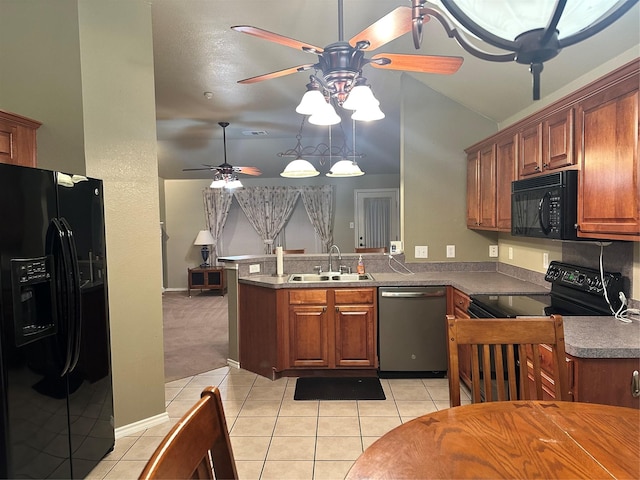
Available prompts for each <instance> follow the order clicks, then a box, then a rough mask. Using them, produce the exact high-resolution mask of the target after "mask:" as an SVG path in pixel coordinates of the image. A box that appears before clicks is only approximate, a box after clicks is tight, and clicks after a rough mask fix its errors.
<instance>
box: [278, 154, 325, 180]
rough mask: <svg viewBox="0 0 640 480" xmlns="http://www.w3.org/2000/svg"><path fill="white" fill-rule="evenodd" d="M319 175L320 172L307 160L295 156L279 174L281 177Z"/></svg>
mask: <svg viewBox="0 0 640 480" xmlns="http://www.w3.org/2000/svg"><path fill="white" fill-rule="evenodd" d="M318 175H320V172H319V171H317V170H316V169H315V167H314V166H313V165H312V164H311V163H310V162H308V161H306V160H304V159H302V158H296V159H295V160H293V161H292V162H289V165H287V166H286V167H285V169H284V170H283V172H282V173H281V174H280V176H281V177H286V178H308V177H316V176H318Z"/></svg>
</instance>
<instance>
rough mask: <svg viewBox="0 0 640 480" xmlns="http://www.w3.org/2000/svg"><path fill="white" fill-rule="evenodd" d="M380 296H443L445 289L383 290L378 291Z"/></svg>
mask: <svg viewBox="0 0 640 480" xmlns="http://www.w3.org/2000/svg"><path fill="white" fill-rule="evenodd" d="M380 295H381V296H382V297H387V298H432V297H444V296H446V291H445V290H435V291H433V292H416V291H410V290H408V291H404V292H403V291H397V292H396V291H394V292H389V291H385V290H383V291H382V292H380Z"/></svg>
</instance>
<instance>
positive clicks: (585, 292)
mask: <svg viewBox="0 0 640 480" xmlns="http://www.w3.org/2000/svg"><path fill="white" fill-rule="evenodd" d="M545 280H546V281H547V282H550V283H551V290H550V292H549V293H547V294H524V295H471V304H470V305H469V310H468V313H469V315H470V316H471V317H473V318H515V317H517V316H537V315H551V314H560V315H581V316H593V315H612V309H613V311H614V312H615V311H617V310H618V309H619V308H620V306H621V305H622V301H621V300H620V297H619V292H621V291H622V287H623V281H622V275H620V274H619V273H610V272H604V275H601V274H600V272H599V271H598V270H594V269H591V268H586V267H581V266H578V265H571V264H568V263H561V262H556V261H554V262H551V264H550V265H549V268H548V269H547V273H546V274H545ZM605 289H606V294H607V295H606V297H605ZM607 297H608V299H609V302H610V304H611V306H610V305H609V302H608V301H607Z"/></svg>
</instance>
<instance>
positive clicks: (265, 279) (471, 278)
mask: <svg viewBox="0 0 640 480" xmlns="http://www.w3.org/2000/svg"><path fill="white" fill-rule="evenodd" d="M371 275H372V276H373V278H374V280H372V281H356V282H339V283H338V282H331V283H330V284H327V283H326V282H324V283H323V282H318V283H294V282H289V281H288V278H289V275H288V274H285V275H283V276H274V275H250V276H246V277H240V278H239V282H240V283H245V284H250V285H256V286H261V287H265V288H275V289H279V288H319V287H322V288H327V287H333V288H338V287H350V288H353V287H393V286H429V285H450V286H452V287H454V288H456V289H458V290H460V291H462V292H464V293H466V294H467V295H476V294H502V295H509V294H531V293H548V292H549V289H548V288H545V287H543V286H540V285H536V284H534V283H531V282H526V281H524V280H519V279H517V278H514V277H510V276H508V275H504V274H502V273H498V272H422V273H414V274H410V275H403V274H399V273H372V274H371ZM564 332H565V344H566V351H567V353H568V354H569V355H572V356H574V357H579V358H640V322H639V321H637V320H633V321H632V322H631V323H624V322H622V321H620V320H618V319H616V318H614V317H613V316H597V317H583V316H576V317H571V316H565V317H564Z"/></svg>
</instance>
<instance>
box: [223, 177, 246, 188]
mask: <svg viewBox="0 0 640 480" xmlns="http://www.w3.org/2000/svg"><path fill="white" fill-rule="evenodd" d="M242 187H243V185H242V182H241V181H240V179H239V178H238V177H234V178H230V179H228V180H227V183H226V184H225V186H224V188H226V189H228V190H233V189H234V188H242Z"/></svg>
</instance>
